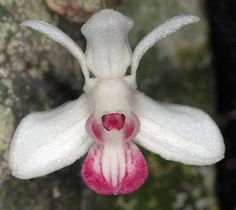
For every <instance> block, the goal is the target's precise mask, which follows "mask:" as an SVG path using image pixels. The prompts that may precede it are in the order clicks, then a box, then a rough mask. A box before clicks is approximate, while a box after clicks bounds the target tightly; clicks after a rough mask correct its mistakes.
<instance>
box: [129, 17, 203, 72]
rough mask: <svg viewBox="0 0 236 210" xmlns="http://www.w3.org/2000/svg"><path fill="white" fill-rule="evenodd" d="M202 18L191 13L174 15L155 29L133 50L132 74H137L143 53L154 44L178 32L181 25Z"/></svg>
mask: <svg viewBox="0 0 236 210" xmlns="http://www.w3.org/2000/svg"><path fill="white" fill-rule="evenodd" d="M199 20H200V19H199V17H196V16H190V15H181V16H176V17H173V18H171V19H169V20H167V21H166V22H164V23H163V24H161V25H160V26H158V27H157V28H155V29H154V30H152V31H151V32H150V33H149V34H147V35H146V36H145V37H144V38H143V39H142V40H141V41H140V42H139V43H138V45H137V46H136V48H135V50H134V52H133V58H132V65H131V74H132V75H133V76H136V71H137V68H138V65H139V61H140V59H141V58H142V57H143V55H144V54H145V53H146V52H147V50H148V49H150V48H151V47H152V46H153V45H154V44H156V43H157V42H158V41H159V40H161V39H163V38H165V37H166V36H167V35H169V34H172V33H174V32H176V31H177V30H178V29H180V28H181V27H183V26H185V25H188V24H190V23H196V22H198V21H199Z"/></svg>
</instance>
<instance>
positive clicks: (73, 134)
mask: <svg viewBox="0 0 236 210" xmlns="http://www.w3.org/2000/svg"><path fill="white" fill-rule="evenodd" d="M88 115H89V110H88V103H87V97H86V96H85V95H82V96H81V97H80V98H79V99H77V100H75V101H72V102H69V103H66V104H64V105H62V106H60V107H58V108H56V109H52V110H50V111H45V112H36V113H32V114H30V115H28V116H26V117H25V118H24V119H23V120H22V121H21V123H20V124H19V126H18V128H17V130H16V133H15V135H14V138H13V140H12V143H11V147H10V156H9V163H10V169H11V170H12V174H13V175H14V176H15V177H18V178H21V179H30V178H34V177H39V176H43V175H46V174H49V173H51V172H54V171H56V170H58V169H61V168H63V167H65V166H68V165H70V164H72V163H73V162H75V161H76V160H77V159H79V158H80V157H81V156H82V155H84V154H85V153H86V152H87V151H88V149H89V147H90V146H91V144H92V141H91V140H90V139H89V138H88V137H87V134H86V131H85V121H86V119H87V117H88Z"/></svg>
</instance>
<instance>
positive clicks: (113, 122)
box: [102, 113, 125, 131]
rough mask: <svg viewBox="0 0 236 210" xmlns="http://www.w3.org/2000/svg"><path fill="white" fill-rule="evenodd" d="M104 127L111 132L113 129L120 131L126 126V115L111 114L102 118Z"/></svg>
mask: <svg viewBox="0 0 236 210" xmlns="http://www.w3.org/2000/svg"><path fill="white" fill-rule="evenodd" d="M102 125H103V127H104V128H105V129H106V130H108V131H110V130H112V129H116V130H120V129H122V128H123V127H124V125H125V115H124V114H119V113H110V114H105V115H103V116H102Z"/></svg>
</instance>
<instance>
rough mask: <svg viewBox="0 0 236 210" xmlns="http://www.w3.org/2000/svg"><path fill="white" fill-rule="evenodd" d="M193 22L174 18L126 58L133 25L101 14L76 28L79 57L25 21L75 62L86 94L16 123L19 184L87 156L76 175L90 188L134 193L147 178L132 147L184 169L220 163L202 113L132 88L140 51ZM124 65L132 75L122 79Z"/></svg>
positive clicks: (215, 132)
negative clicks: (79, 40) (81, 38)
mask: <svg viewBox="0 0 236 210" xmlns="http://www.w3.org/2000/svg"><path fill="white" fill-rule="evenodd" d="M198 20H199V18H198V17H195V16H178V17H174V18H172V19H170V20H168V21H166V22H165V23H164V24H162V25H161V26H159V27H157V28H156V29H154V30H153V31H152V32H150V33H149V34H148V35H147V36H146V37H144V38H143V39H142V40H141V41H140V42H139V44H138V45H137V47H136V48H135V50H134V52H133V53H132V52H131V49H130V46H129V43H128V37H127V35H128V32H129V30H130V29H131V27H132V26H133V21H132V20H131V19H129V18H128V17H126V16H124V15H122V14H120V13H118V12H116V11H113V10H109V9H105V10H102V11H100V12H98V13H96V14H94V15H93V16H92V17H91V18H90V19H89V20H88V21H87V23H85V24H84V25H83V27H82V33H83V35H84V36H85V38H86V40H87V49H86V52H85V54H84V53H83V52H82V50H81V49H80V47H78V46H77V45H76V43H75V42H74V41H72V40H71V39H70V38H69V37H68V36H67V35H66V34H64V33H63V32H62V31H60V30H59V29H58V28H56V27H54V26H52V25H50V24H48V23H45V22H43V21H39V20H29V21H26V22H24V23H23V25H24V26H28V27H30V28H33V29H35V30H37V31H40V32H42V33H44V34H46V35H47V36H49V37H50V38H52V39H54V40H55V41H57V42H59V43H61V44H62V45H63V46H65V47H66V48H67V49H68V50H69V51H70V52H71V53H72V54H73V55H74V56H75V57H76V58H77V59H78V61H79V62H80V65H81V68H82V71H83V74H84V77H85V85H84V91H85V93H84V94H83V95H82V96H80V97H79V98H78V99H77V100H75V101H72V102H69V103H66V104H65V105H62V106H60V107H58V108H56V109H53V110H50V111H46V112H36V113H32V114H30V115H28V116H26V117H25V118H24V119H23V120H22V122H21V123H20V124H19V126H18V128H17V130H16V132H15V135H14V138H13V141H12V143H11V148H10V168H11V170H12V174H13V175H14V176H15V177H18V178H21V179H30V178H35V177H39V176H43V175H46V174H49V173H51V172H54V171H56V170H59V169H61V168H63V167H65V166H68V165H70V164H72V163H74V162H75V161H76V160H78V159H79V158H80V157H81V156H83V155H85V154H86V153H87V152H88V154H87V157H86V158H85V161H84V162H83V166H82V170H81V175H82V178H83V180H84V182H85V183H86V184H87V185H88V187H89V188H90V189H92V190H93V191H95V192H97V193H100V194H127V193H131V192H133V191H135V190H137V189H138V188H139V187H140V186H141V185H142V184H143V183H144V181H145V180H146V178H147V175H148V169H147V164H146V161H145V159H144V157H143V155H142V153H141V152H140V151H139V149H138V148H137V146H135V144H138V145H141V146H143V147H144V148H146V149H148V150H150V151H152V152H154V153H156V154H159V155H160V156H161V157H163V158H165V159H167V160H174V161H179V162H181V163H184V164H190V165H209V164H214V163H215V162H217V161H219V160H221V159H222V158H223V157H224V143H223V140H222V136H221V133H220V131H219V129H218V127H217V126H216V124H215V123H214V122H213V121H212V120H211V118H210V117H209V116H208V115H207V114H206V113H204V112H202V111H201V110H198V109H195V108H191V107H188V106H182V105H174V104H165V103H159V102H156V101H153V100H152V99H150V98H148V97H147V96H145V95H144V94H142V93H141V92H139V91H138V90H137V89H136V71H137V68H138V64H139V61H140V59H141V57H142V56H143V54H144V53H145V52H146V51H147V50H148V49H149V48H151V47H152V46H153V45H154V44H155V43H156V42H157V41H159V40H160V39H162V38H164V37H165V36H167V35H168V34H171V33H173V32H175V31H176V30H178V29H179V28H181V27H182V26H185V25H187V24H190V23H195V22H197V21H198ZM129 66H131V75H128V76H126V71H127V68H128V67H129ZM89 72H91V73H92V74H93V75H94V76H95V78H90V76H89V75H90V74H89ZM134 143H135V144H134Z"/></svg>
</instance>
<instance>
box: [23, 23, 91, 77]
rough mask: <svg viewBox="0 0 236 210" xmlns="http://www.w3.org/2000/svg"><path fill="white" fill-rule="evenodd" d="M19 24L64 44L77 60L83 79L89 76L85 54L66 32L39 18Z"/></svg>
mask: <svg viewBox="0 0 236 210" xmlns="http://www.w3.org/2000/svg"><path fill="white" fill-rule="evenodd" d="M21 25H23V26H27V27H30V28H32V29H35V30H36V31H39V32H41V33H43V34H45V35H47V36H48V37H49V38H51V39H53V40H54V41H56V42H58V43H60V44H61V45H62V46H64V47H65V48H66V49H67V50H69V51H70V53H71V54H72V55H73V56H74V57H75V58H76V59H77V60H78V61H79V63H80V65H81V68H82V71H83V74H84V76H85V79H88V78H89V74H88V69H87V66H86V59H85V55H84V53H83V51H82V50H81V48H80V47H79V46H78V45H77V44H76V43H75V42H74V41H73V40H72V39H71V38H70V37H69V36H68V35H67V34H65V33H64V32H63V31H61V30H60V29H58V28H57V27H55V26H53V25H51V24H49V23H46V22H44V21H41V20H27V21H25V22H23V23H22V24H21Z"/></svg>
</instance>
